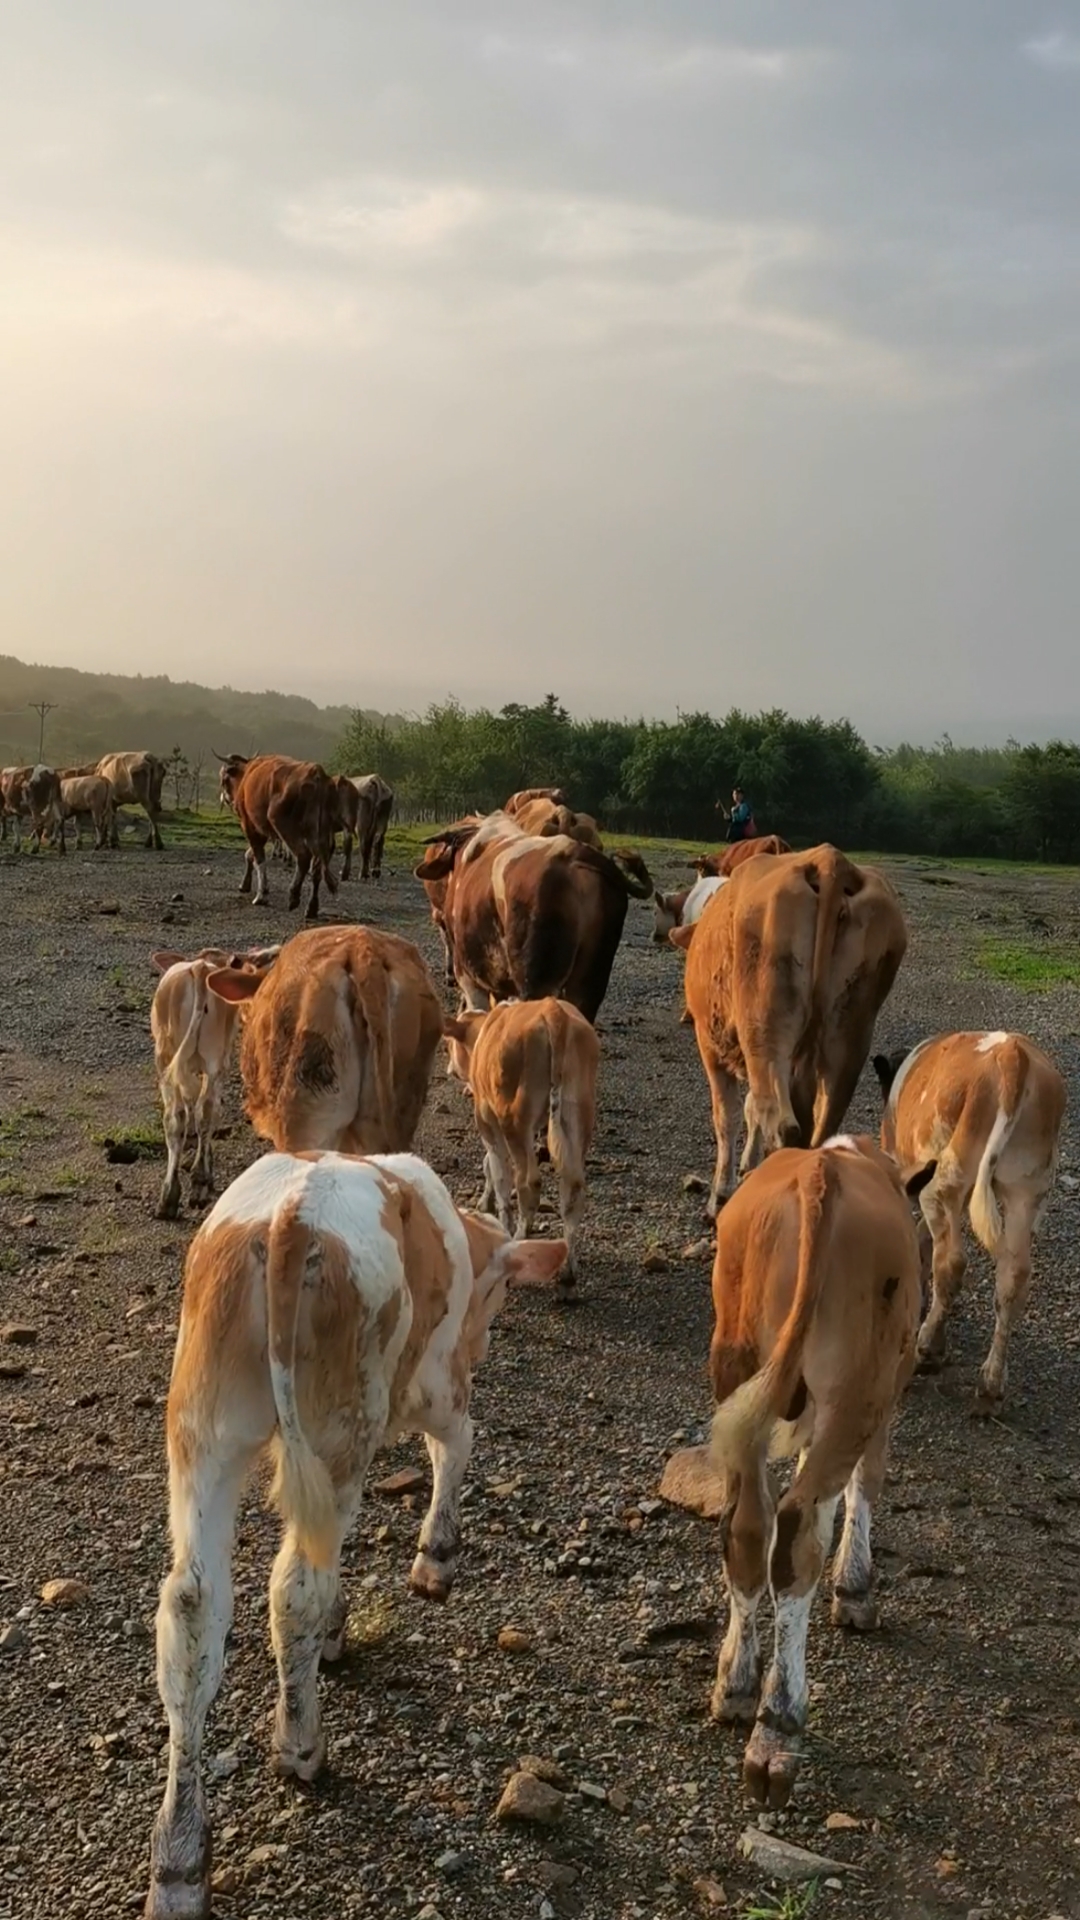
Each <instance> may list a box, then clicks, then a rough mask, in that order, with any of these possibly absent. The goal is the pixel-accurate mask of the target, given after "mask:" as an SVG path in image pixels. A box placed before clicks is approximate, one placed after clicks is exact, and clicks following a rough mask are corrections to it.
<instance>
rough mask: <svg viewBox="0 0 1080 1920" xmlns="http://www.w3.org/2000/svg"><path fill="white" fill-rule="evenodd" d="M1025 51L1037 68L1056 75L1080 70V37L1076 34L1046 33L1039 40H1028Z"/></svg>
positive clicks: (1025, 43)
mask: <svg viewBox="0 0 1080 1920" xmlns="http://www.w3.org/2000/svg"><path fill="white" fill-rule="evenodd" d="M1023 50H1024V53H1025V54H1026V55H1027V58H1028V59H1029V60H1031V61H1032V62H1033V63H1034V65H1035V66H1037V67H1048V68H1049V69H1050V71H1051V72H1054V73H1067V72H1075V71H1076V70H1077V69H1078V68H1080V35H1077V34H1074V33H1044V34H1042V35H1041V36H1040V38H1039V39H1037V40H1026V41H1025V42H1024V49H1023Z"/></svg>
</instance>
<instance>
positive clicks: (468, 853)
mask: <svg viewBox="0 0 1080 1920" xmlns="http://www.w3.org/2000/svg"><path fill="white" fill-rule="evenodd" d="M524 838H525V834H524V832H523V831H522V829H521V827H519V826H518V823H517V821H516V820H512V819H511V817H510V815H509V814H508V813H502V812H501V811H500V812H498V813H489V814H488V815H487V816H486V818H485V819H483V820H481V822H480V825H479V826H478V827H477V829H476V832H475V833H474V834H473V837H472V839H471V840H470V841H469V843H468V845H467V847H466V848H465V851H464V853H463V854H462V856H461V864H462V866H463V867H467V866H468V865H469V863H470V861H472V860H479V858H480V855H481V854H482V853H483V851H484V848H485V847H490V845H491V843H492V841H493V840H524Z"/></svg>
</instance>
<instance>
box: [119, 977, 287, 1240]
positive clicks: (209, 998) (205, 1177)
mask: <svg viewBox="0 0 1080 1920" xmlns="http://www.w3.org/2000/svg"><path fill="white" fill-rule="evenodd" d="M278 952H279V948H277V947H259V948H253V949H252V950H251V952H249V953H234V954H230V953H227V952H226V951H225V950H224V949H223V948H221V947H204V948H203V950H202V952H201V953H199V954H196V955H195V957H194V958H193V959H188V958H186V957H185V955H184V954H182V953H173V952H171V951H167V952H163V953H155V954H153V955H152V956H151V957H152V960H153V964H154V966H155V967H156V968H157V969H158V972H159V973H160V974H161V976H162V978H161V979H160V980H159V981H158V984H157V989H156V991H155V993H154V998H153V1002H152V1003H151V1007H150V1032H151V1034H152V1035H153V1040H154V1065H155V1067H156V1070H157V1080H158V1091H159V1093H160V1095H161V1106H162V1114H163V1119H164V1127H165V1147H166V1153H167V1156H168V1163H167V1166H166V1170H165V1179H164V1183H163V1185H162V1189H161V1198H160V1200H159V1201H158V1206H157V1217H158V1219H159V1220H175V1218H176V1216H177V1214H178V1213H179V1211H180V1164H181V1161H182V1160H183V1156H184V1148H185V1146H186V1145H187V1138H188V1134H189V1133H190V1131H191V1127H192V1124H193V1123H194V1126H195V1133H196V1140H197V1147H196V1154H195V1164H194V1166H193V1168H192V1171H191V1204H192V1206H193V1207H197V1206H199V1205H201V1203H202V1202H203V1201H204V1200H205V1199H206V1198H207V1197H208V1195H209V1194H211V1193H213V1191H214V1125H215V1122H216V1120H217V1114H218V1100H219V1096H220V1092H221V1085H222V1082H223V1080H224V1077H225V1072H226V1069H227V1067H228V1065H229V1059H230V1056H231V1054H232V1048H233V1041H234V1039H235V1037H236V1027H237V1022H238V1020H239V1016H240V1008H239V1007H237V1006H232V1005H230V1004H229V1002H228V1001H226V1000H222V999H219V997H218V996H217V994H215V993H211V992H210V990H209V988H208V986H207V981H208V979H209V978H210V975H211V974H212V973H217V972H219V971H220V969H221V968H222V967H235V968H238V969H240V970H254V971H256V972H257V973H258V974H259V976H260V977H261V975H262V973H263V972H264V971H265V969H266V968H267V967H269V966H272V965H273V962H274V960H275V959H276V957H277V954H278Z"/></svg>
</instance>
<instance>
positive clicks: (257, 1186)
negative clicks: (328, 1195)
mask: <svg viewBox="0 0 1080 1920" xmlns="http://www.w3.org/2000/svg"><path fill="white" fill-rule="evenodd" d="M309 1171H310V1162H309V1161H306V1160H297V1159H295V1158H294V1156H293V1155H292V1154H291V1153H266V1154H264V1155H263V1157H262V1159H261V1160H255V1161H253V1162H252V1164H251V1166H250V1167H245V1169H244V1171H243V1173H241V1174H239V1175H238V1176H237V1178H236V1179H235V1180H234V1181H233V1183H232V1186H231V1187H228V1188H226V1191H225V1192H224V1193H223V1194H222V1196H221V1199H220V1200H219V1201H218V1202H217V1203H216V1205H215V1206H214V1208H213V1209H212V1211H211V1212H210V1213H209V1214H208V1215H207V1218H206V1220H205V1221H204V1223H203V1226H202V1229H201V1231H202V1233H204V1234H206V1233H210V1232H212V1230H213V1229H214V1228H215V1227H224V1226H255V1225H257V1224H258V1223H259V1222H260V1221H261V1222H263V1223H268V1222H269V1221H270V1220H272V1219H273V1216H274V1214H275V1213H276V1211H277V1209H278V1207H280V1206H282V1205H284V1203H285V1201H286V1200H289V1199H291V1198H292V1197H293V1196H294V1195H297V1194H299V1193H301V1192H302V1191H303V1186H304V1176H305V1174H307V1173H308V1172H309Z"/></svg>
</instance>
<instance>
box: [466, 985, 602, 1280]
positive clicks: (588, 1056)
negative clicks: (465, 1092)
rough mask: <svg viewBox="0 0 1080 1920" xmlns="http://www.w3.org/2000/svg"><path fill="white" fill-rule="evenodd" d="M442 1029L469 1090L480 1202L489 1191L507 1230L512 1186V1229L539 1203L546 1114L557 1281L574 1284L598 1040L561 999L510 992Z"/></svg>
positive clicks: (526, 1230)
mask: <svg viewBox="0 0 1080 1920" xmlns="http://www.w3.org/2000/svg"><path fill="white" fill-rule="evenodd" d="M445 1033H446V1037H447V1041H448V1043H449V1049H450V1066H451V1071H452V1072H453V1073H454V1074H455V1075H456V1076H457V1078H458V1079H459V1080H464V1081H465V1082H466V1084H467V1085H468V1087H469V1089H470V1091H471V1093H472V1097H473V1104H474V1108H475V1112H476V1124H477V1130H478V1132H479V1134H480V1138H481V1140H482V1141H483V1143H484V1150H485V1160H484V1192H483V1196H482V1198H481V1201H480V1209H481V1212H484V1211H486V1210H487V1209H488V1208H489V1207H490V1205H491V1202H492V1201H493V1200H494V1202H495V1207H496V1211H497V1213H498V1217H499V1219H500V1221H501V1222H502V1224H503V1226H504V1227H505V1228H506V1229H507V1230H508V1231H509V1229H510V1224H511V1221H510V1212H511V1208H510V1202H511V1195H513V1198H514V1199H515V1200H516V1202H517V1215H518V1217H517V1232H518V1235H519V1237H527V1236H528V1235H529V1234H531V1233H532V1229H533V1222H534V1221H535V1219H536V1214H537V1209H538V1207H539V1205H540V1166H539V1162H538V1160H537V1157H536V1136H537V1133H538V1131H539V1130H540V1128H541V1127H542V1126H543V1125H544V1122H545V1121H546V1122H547V1143H548V1152H549V1154H550V1156H551V1163H552V1165H553V1167H554V1168H555V1172H556V1174H557V1176H558V1181H559V1212H560V1216H561V1221H562V1230H563V1237H564V1239H565V1241H566V1244H567V1248H568V1252H567V1257H566V1267H565V1270H564V1273H563V1275H562V1284H563V1286H564V1287H567V1288H570V1287H573V1286H574V1285H575V1284H576V1281H577V1258H576V1248H577V1241H578V1234H579V1229H580V1222H581V1216H582V1212H583V1210H584V1206H585V1161H586V1158H587V1156H588V1153H589V1149H590V1147H591V1146H592V1138H593V1129H594V1126H595V1123H596V1075H597V1069H598V1067H599V1064H600V1042H599V1040H598V1039H597V1037H596V1031H595V1028H593V1027H591V1026H590V1025H589V1022H588V1021H587V1020H586V1018H585V1016H584V1014H581V1013H579V1012H578V1010H577V1008H576V1007H572V1006H571V1005H570V1004H569V1002H568V1001H566V1000H552V999H547V1000H509V1001H504V1002H503V1003H502V1004H501V1005H499V1006H497V1007H493V1008H492V1010H491V1012H490V1013H465V1014H462V1015H461V1016H460V1017H459V1018H455V1019H452V1020H447V1022H446V1025H445Z"/></svg>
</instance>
